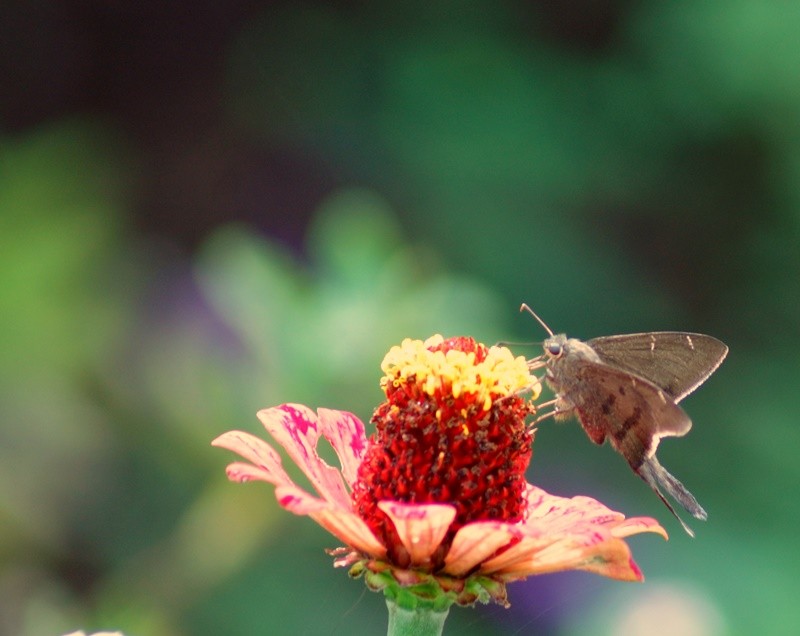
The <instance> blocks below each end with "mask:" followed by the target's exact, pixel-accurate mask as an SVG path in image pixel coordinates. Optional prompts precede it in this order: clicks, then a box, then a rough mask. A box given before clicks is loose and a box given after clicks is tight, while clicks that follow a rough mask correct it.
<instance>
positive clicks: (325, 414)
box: [317, 409, 367, 486]
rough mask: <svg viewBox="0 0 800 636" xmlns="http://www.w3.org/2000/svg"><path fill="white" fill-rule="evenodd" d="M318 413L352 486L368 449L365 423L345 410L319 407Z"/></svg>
mask: <svg viewBox="0 0 800 636" xmlns="http://www.w3.org/2000/svg"><path fill="white" fill-rule="evenodd" d="M317 413H318V415H319V422H320V429H321V430H322V434H323V435H324V436H325V439H327V440H328V442H330V445H331V446H333V450H335V451H336V455H337V456H338V457H339V463H340V464H341V465H342V475H344V479H345V481H346V482H347V484H348V485H349V486H352V485H353V484H354V483H355V481H356V478H357V472H358V466H359V464H360V463H361V458H362V457H363V456H364V453H365V452H366V449H367V436H366V434H365V433H364V424H362V423H361V420H359V419H358V418H357V417H356V416H355V415H353V414H352V413H347V412H345V411H334V410H332V409H318V410H317Z"/></svg>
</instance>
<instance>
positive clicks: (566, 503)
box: [525, 484, 625, 532]
mask: <svg viewBox="0 0 800 636" xmlns="http://www.w3.org/2000/svg"><path fill="white" fill-rule="evenodd" d="M526 496H527V499H528V516H527V519H526V521H525V523H526V525H529V526H532V527H541V523H542V521H543V520H544V521H545V522H546V529H547V531H548V532H554V531H557V530H559V529H570V528H573V527H574V526H575V524H577V523H599V524H603V523H608V522H612V521H622V520H623V519H624V518H625V515H623V514H622V513H620V512H615V511H614V510H611V509H610V508H607V507H606V506H604V505H603V504H601V503H600V502H599V501H597V500H596V499H592V498H591V497H580V496H579V497H558V496H556V495H551V494H549V493H547V492H545V491H544V490H542V489H541V488H537V487H536V486H532V485H531V484H528V489H527V492H526Z"/></svg>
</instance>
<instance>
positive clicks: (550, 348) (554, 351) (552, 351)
mask: <svg viewBox="0 0 800 636" xmlns="http://www.w3.org/2000/svg"><path fill="white" fill-rule="evenodd" d="M547 353H548V354H549V355H551V356H553V357H554V358H557V357H558V356H560V355H561V345H560V344H558V343H557V342H554V343H553V344H549V345H547Z"/></svg>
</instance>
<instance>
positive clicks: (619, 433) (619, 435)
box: [614, 406, 642, 442]
mask: <svg viewBox="0 0 800 636" xmlns="http://www.w3.org/2000/svg"><path fill="white" fill-rule="evenodd" d="M641 417H642V409H641V408H640V407H638V406H637V407H636V408H635V409H633V413H631V415H630V416H629V417H628V418H627V419H626V420H625V421H624V422H623V423H622V426H620V427H619V429H618V430H616V431H614V437H615V438H616V439H617V441H619V442H621V441H622V440H624V439H625V438H626V437H627V436H628V431H629V430H630V429H631V428H633V427H634V426H636V424H637V423H638V422H639V420H640V419H641Z"/></svg>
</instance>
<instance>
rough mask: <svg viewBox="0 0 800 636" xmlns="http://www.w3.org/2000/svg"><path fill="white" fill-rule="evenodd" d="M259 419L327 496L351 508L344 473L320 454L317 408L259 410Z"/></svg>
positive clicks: (338, 504) (324, 495) (289, 407)
mask: <svg viewBox="0 0 800 636" xmlns="http://www.w3.org/2000/svg"><path fill="white" fill-rule="evenodd" d="M258 419H259V420H261V423H262V424H263V425H264V428H266V429H267V431H269V433H270V434H271V435H272V436H273V437H274V438H275V440H276V441H277V442H278V443H279V444H280V445H281V446H283V448H284V449H286V452H287V453H288V454H289V457H291V458H292V461H294V462H295V463H296V464H297V465H298V466H299V467H300V469H301V470H302V471H303V473H305V475H306V477H308V479H309V481H311V484H312V485H313V486H314V488H315V490H316V491H317V492H318V493H319V494H320V495H321V496H322V497H323V498H324V499H326V500H327V501H330V502H332V503H335V504H336V505H337V506H338V507H340V508H349V507H350V495H349V494H348V493H347V490H346V488H345V485H344V482H343V481H342V474H341V472H339V471H338V470H337V469H335V468H332V467H331V466H329V465H328V464H327V463H326V462H325V461H324V460H323V459H322V458H321V457H320V456H319V455H318V454H317V450H316V449H317V442H318V441H319V437H320V430H319V420H318V419H317V415H316V413H314V411H312V410H311V409H310V408H308V407H307V406H303V405H301V404H283V405H282V406H278V407H275V408H271V409H263V410H261V411H259V412H258Z"/></svg>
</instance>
